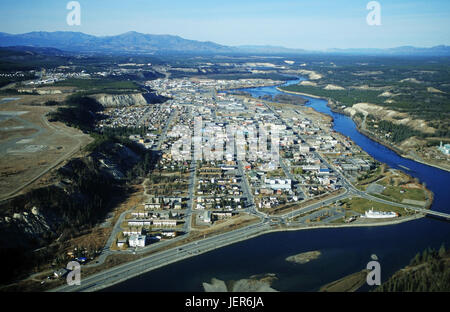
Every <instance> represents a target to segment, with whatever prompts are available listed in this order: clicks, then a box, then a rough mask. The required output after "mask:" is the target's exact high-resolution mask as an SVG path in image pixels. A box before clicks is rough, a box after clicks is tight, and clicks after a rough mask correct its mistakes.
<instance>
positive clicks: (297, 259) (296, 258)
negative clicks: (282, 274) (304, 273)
mask: <svg viewBox="0 0 450 312" xmlns="http://www.w3.org/2000/svg"><path fill="white" fill-rule="evenodd" d="M321 254H322V253H321V252H320V251H319V250H314V251H307V252H302V253H299V254H297V255H293V256H289V257H287V258H286V261H288V262H293V263H297V264H305V263H308V262H310V261H312V260H315V259H317V258H319V257H320V255H321Z"/></svg>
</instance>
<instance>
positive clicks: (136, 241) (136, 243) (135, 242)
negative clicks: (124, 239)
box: [128, 234, 145, 247]
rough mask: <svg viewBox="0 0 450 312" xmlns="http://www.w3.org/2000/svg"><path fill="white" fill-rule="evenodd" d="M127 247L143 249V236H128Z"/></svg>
mask: <svg viewBox="0 0 450 312" xmlns="http://www.w3.org/2000/svg"><path fill="white" fill-rule="evenodd" d="M128 245H129V246H130V247H145V235H136V234H132V235H130V238H128Z"/></svg>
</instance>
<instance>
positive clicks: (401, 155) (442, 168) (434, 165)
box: [276, 87, 450, 172]
mask: <svg viewBox="0 0 450 312" xmlns="http://www.w3.org/2000/svg"><path fill="white" fill-rule="evenodd" d="M276 89H277V90H278V91H280V92H283V93H290V94H295V95H300V96H308V97H311V98H315V99H320V100H324V101H327V106H328V107H329V108H330V110H331V111H332V112H334V113H338V114H342V115H346V116H348V117H350V118H351V119H352V120H353V122H354V123H355V125H356V130H358V132H359V133H361V134H363V135H365V136H367V137H368V138H370V139H371V140H372V141H375V142H377V143H379V144H381V145H383V146H385V147H387V148H389V149H390V150H392V151H393V152H395V153H396V154H397V155H398V156H400V157H403V158H407V159H411V160H413V161H416V162H418V163H421V164H424V165H427V166H430V167H434V168H437V169H441V170H444V171H447V172H450V169H449V168H445V167H442V166H439V165H436V164H433V163H429V162H426V161H423V160H422V159H418V158H416V157H412V156H410V155H408V154H405V153H404V152H403V151H402V150H400V149H398V148H396V147H394V146H392V145H391V144H389V143H387V142H385V141H383V140H380V139H378V138H376V137H375V136H374V135H373V134H371V133H370V132H368V131H364V130H363V129H361V127H360V123H359V122H357V120H355V119H354V118H353V116H351V115H350V114H349V113H347V112H345V111H344V110H340V109H337V108H336V107H334V106H333V105H330V103H331V102H332V100H331V99H329V98H324V97H320V96H317V95H313V94H309V93H303V92H295V91H287V90H283V89H282V88H280V87H276Z"/></svg>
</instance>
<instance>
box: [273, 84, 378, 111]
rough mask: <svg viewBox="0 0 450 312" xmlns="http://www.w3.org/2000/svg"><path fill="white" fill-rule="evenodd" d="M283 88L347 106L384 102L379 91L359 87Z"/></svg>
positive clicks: (294, 86) (298, 86) (299, 86)
mask: <svg viewBox="0 0 450 312" xmlns="http://www.w3.org/2000/svg"><path fill="white" fill-rule="evenodd" d="M282 89H283V90H286V91H292V92H300V93H307V94H312V95H316V96H320V97H324V98H330V99H333V100H335V101H337V102H339V105H345V106H353V104H356V103H361V102H364V103H374V104H382V101H381V99H380V98H379V97H378V95H379V92H378V91H371V90H357V89H348V90H325V89H323V88H321V87H313V86H301V85H290V86H285V87H282Z"/></svg>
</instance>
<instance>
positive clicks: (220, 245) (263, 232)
mask: <svg viewBox="0 0 450 312" xmlns="http://www.w3.org/2000/svg"><path fill="white" fill-rule="evenodd" d="M423 217H424V215H422V214H416V215H414V216H410V217H404V218H400V219H397V220H389V221H383V222H374V223H368V224H341V225H331V224H330V225H325V224H323V225H309V226H306V227H305V226H302V227H290V228H273V229H265V230H264V229H263V230H261V231H258V232H256V233H254V234H250V235H248V236H245V235H244V236H240V237H239V238H236V239H235V240H233V241H226V242H218V243H216V244H214V246H213V247H210V248H205V249H202V250H201V251H199V252H198V253H195V254H187V253H186V254H184V255H183V256H182V257H179V258H177V259H173V258H171V259H168V260H166V261H165V262H164V263H162V264H159V265H156V266H154V267H151V268H148V267H146V266H142V270H140V271H139V272H137V273H133V274H127V275H126V276H125V277H122V278H119V279H118V280H116V281H114V282H108V283H106V284H102V285H100V284H96V285H95V286H93V287H91V288H89V290H87V289H86V291H99V290H102V289H105V288H108V287H111V286H113V285H116V284H119V283H122V282H124V281H126V280H129V279H131V278H133V277H137V276H140V275H142V274H144V273H147V272H150V271H153V270H156V269H158V268H161V267H164V266H166V265H169V264H172V263H176V262H179V261H182V260H185V259H188V258H192V257H195V256H198V255H201V254H204V253H207V252H210V251H213V250H216V249H219V248H223V247H226V246H229V245H232V244H236V243H238V242H242V241H245V240H250V239H253V238H256V237H259V236H262V235H266V234H270V233H275V232H285V231H301V230H314V229H324V228H349V227H353V228H355V227H372V226H388V225H394V224H400V223H404V222H408V221H413V220H417V219H420V218H423ZM144 259H145V258H142V259H138V260H136V261H132V262H127V263H124V264H122V265H119V266H117V267H113V268H112V269H111V270H118V269H120V267H121V266H129V265H130V264H133V263H134V262H136V267H138V266H139V262H140V261H143V260H144ZM116 272H117V271H116ZM105 273H107V272H105V271H103V272H100V273H98V274H105ZM116 274H117V273H116ZM95 275H96V274H95ZM84 278H86V277H84ZM53 291H58V290H57V289H54V290H53Z"/></svg>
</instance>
